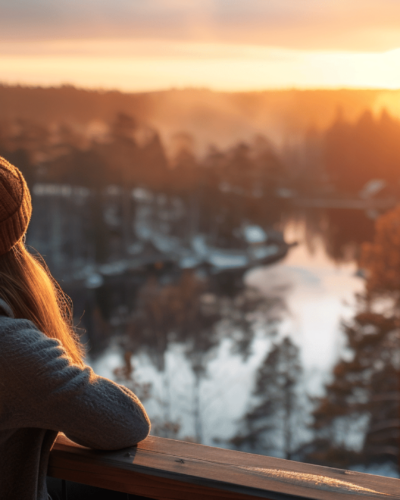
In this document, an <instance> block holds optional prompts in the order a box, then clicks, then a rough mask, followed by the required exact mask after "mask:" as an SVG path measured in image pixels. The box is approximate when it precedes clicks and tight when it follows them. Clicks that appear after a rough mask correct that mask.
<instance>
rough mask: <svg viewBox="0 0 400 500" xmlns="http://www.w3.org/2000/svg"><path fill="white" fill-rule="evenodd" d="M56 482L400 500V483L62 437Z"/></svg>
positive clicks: (53, 467)
mask: <svg viewBox="0 0 400 500" xmlns="http://www.w3.org/2000/svg"><path fill="white" fill-rule="evenodd" d="M48 474H49V475H50V476H52V477H56V478H61V479H66V480H68V481H75V482H77V483H83V484H88V485H91V486H98V487H101V488H106V489H110V490H115V491H120V492H125V493H130V494H136V495H141V496H144V497H147V498H153V499H157V500H172V499H176V500H203V499H213V500H214V499H215V500H224V499H226V500H228V499H229V500H246V499H247V500H250V499H254V498H264V499H265V498H266V499H269V500H296V499H298V500H300V499H302V500H304V499H310V500H311V499H313V500H338V499H339V500H340V499H342V500H350V499H354V500H361V499H363V500H377V499H379V498H382V499H387V500H391V499H397V500H399V499H400V480H399V479H392V478H386V477H381V476H373V475H371V474H364V473H360V472H353V471H346V470H341V469H331V468H328V467H320V466H316V465H308V464H303V463H299V462H293V461H288V460H282V459H278V458H272V457H266V456H260V455H253V454H250V453H243V452H238V451H232V450H225V449H221V448H212V447H209V446H202V445H198V444H193V443H185V442H182V441H175V440H172V439H164V438H157V437H153V436H150V437H148V438H147V439H146V440H145V441H143V442H141V443H140V444H139V445H138V446H137V447H136V446H135V447H133V448H127V449H124V450H119V451H107V452H104V451H96V450H91V449H89V448H85V447H83V446H79V445H77V444H75V443H73V442H72V441H70V440H69V439H67V438H66V437H65V436H64V435H62V434H60V435H59V437H58V438H57V441H56V443H55V445H54V447H53V450H52V452H51V454H50V462H49V471H48Z"/></svg>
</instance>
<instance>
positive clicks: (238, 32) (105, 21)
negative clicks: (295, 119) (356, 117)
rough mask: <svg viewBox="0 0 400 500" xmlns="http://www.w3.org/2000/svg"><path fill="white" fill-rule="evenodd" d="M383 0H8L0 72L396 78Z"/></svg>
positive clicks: (154, 77)
mask: <svg viewBox="0 0 400 500" xmlns="http://www.w3.org/2000/svg"><path fill="white" fill-rule="evenodd" d="M399 20H400V4H399V3H397V2H393V1H391V0H381V1H379V2H378V1H376V0H367V1H363V2H361V1H359V0H354V1H352V2H345V1H344V0H336V1H333V0H327V1H324V2H320V1H317V0H306V1H304V2H301V3H299V2H298V1H294V0H280V1H279V2H278V1H275V0H273V1H269V2H263V1H260V0H249V1H247V2H245V3H244V2H239V1H237V0H231V1H230V2H227V1H226V0H207V1H202V2H200V1H199V0H191V1H189V2H187V1H181V0H151V1H149V2H146V3H143V2H138V1H128V0H116V1H115V2H108V1H101V2H96V4H94V3H93V2H83V3H79V4H78V3H77V2H67V1H66V0H61V1H60V2H57V3H56V4H55V3H53V2H50V1H49V0H43V1H42V2H40V4H38V3H37V2H33V1H32V0H19V1H18V2H13V3H10V4H8V5H7V6H2V7H1V16H0V81H1V82H4V83H11V84H16V83H21V84H28V85H60V84H65V83H68V84H73V85H77V86H80V87H91V88H93V87H94V88H107V89H109V88H116V89H121V90H125V91H145V90H156V89H164V88H171V87H177V88H182V87H208V88H211V89H216V90H227V91H233V90H260V89H270V88H293V87H296V88H316V87H322V88H338V87H358V88H372V87H373V88H388V89H392V88H398V87H400V49H399V47H400V21H399Z"/></svg>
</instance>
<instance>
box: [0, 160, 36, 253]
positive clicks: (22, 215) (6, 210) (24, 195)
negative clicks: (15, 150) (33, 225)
mask: <svg viewBox="0 0 400 500" xmlns="http://www.w3.org/2000/svg"><path fill="white" fill-rule="evenodd" d="M31 214H32V202H31V195H30V193H29V189H28V186H27V184H26V182H25V179H24V177H23V175H22V173H21V172H20V171H19V170H18V169H17V168H16V167H14V166H13V165H11V164H10V163H8V161H6V160H5V159H4V158H2V157H1V156H0V255H3V254H5V253H7V252H9V251H10V250H11V248H12V247H13V246H14V245H16V244H17V243H18V242H19V241H20V240H21V239H22V238H23V236H24V234H25V233H26V230H27V229H28V224H29V221H30V218H31Z"/></svg>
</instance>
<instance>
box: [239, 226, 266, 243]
mask: <svg viewBox="0 0 400 500" xmlns="http://www.w3.org/2000/svg"><path fill="white" fill-rule="evenodd" d="M243 235H244V239H245V240H246V242H247V243H264V242H265V241H267V239H268V237H267V234H266V232H265V231H264V229H262V228H261V227H260V226H245V227H244V229H243Z"/></svg>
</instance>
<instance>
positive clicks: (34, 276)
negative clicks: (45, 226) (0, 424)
mask: <svg viewBox="0 0 400 500" xmlns="http://www.w3.org/2000/svg"><path fill="white" fill-rule="evenodd" d="M31 212H32V205H31V198H30V194H29V190H28V187H27V185H26V182H25V180H24V178H23V176H22V174H21V172H20V171H19V170H18V169H16V168H15V167H13V166H12V165H10V164H9V163H8V162H6V161H5V160H4V159H3V158H1V157H0V298H1V299H3V300H5V301H6V302H7V304H8V305H9V306H10V307H11V309H12V310H13V312H14V315H15V317H17V318H25V319H29V320H31V321H32V322H33V323H34V324H35V325H36V326H37V327H38V328H39V329H40V330H41V331H42V332H43V333H45V334H46V335H47V336H48V337H51V338H57V339H59V340H60V341H61V343H62V344H63V346H64V348H65V349H66V351H67V352H68V354H69V356H70V357H71V359H72V360H73V362H74V363H76V364H81V363H82V347H81V345H80V343H79V341H78V338H77V336H76V334H75V332H74V329H73V326H72V314H71V304H70V300H69V298H68V297H67V296H66V295H65V294H64V293H63V292H62V290H61V289H60V287H59V285H58V284H57V283H56V282H55V280H54V279H53V278H52V277H51V274H50V273H49V271H48V269H47V267H46V265H45V264H44V262H43V261H42V259H40V258H39V257H34V256H32V255H31V254H30V253H29V252H28V251H27V250H26V248H25V245H24V242H23V238H24V235H25V233H26V230H27V228H28V224H29V220H30V216H31Z"/></svg>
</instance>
